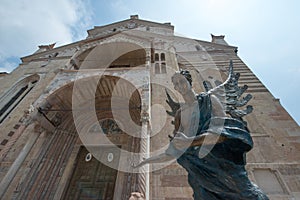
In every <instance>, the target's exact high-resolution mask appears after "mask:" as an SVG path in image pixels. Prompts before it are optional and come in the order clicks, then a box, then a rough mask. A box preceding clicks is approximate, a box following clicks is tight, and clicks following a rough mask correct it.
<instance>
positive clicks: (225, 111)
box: [136, 61, 268, 200]
mask: <svg viewBox="0 0 300 200" xmlns="http://www.w3.org/2000/svg"><path fill="white" fill-rule="evenodd" d="M238 79H239V74H238V73H234V72H233V64H232V61H231V62H230V66H229V75H228V78H227V80H226V81H225V82H224V83H221V82H220V81H216V85H218V86H216V87H214V88H213V87H212V85H211V84H210V83H209V82H208V81H204V82H203V84H204V87H205V89H206V92H203V93H201V94H195V92H194V90H193V89H192V77H191V74H190V73H189V72H188V71H186V70H183V71H180V72H177V73H175V75H174V76H173V77H172V82H173V85H174V88H175V90H177V91H178V92H179V93H180V94H181V95H182V97H183V99H184V100H185V103H177V102H175V101H173V99H172V98H171V96H170V95H169V94H168V93H167V98H168V99H167V103H168V104H169V106H170V107H171V108H172V111H168V114H169V115H171V116H173V117H174V121H173V124H174V126H175V129H174V133H173V135H172V136H169V137H170V144H169V147H168V149H167V150H166V151H165V152H164V153H162V154H160V155H158V156H154V157H151V158H148V159H146V160H144V161H143V162H141V163H140V164H138V165H137V166H136V167H140V166H143V165H144V164H147V163H161V162H165V161H169V160H172V159H174V158H176V159H177V162H178V163H179V164H180V165H181V166H182V167H183V168H185V170H186V171H187V172H188V182H189V184H190V186H191V187H192V189H193V191H194V194H193V196H194V199H195V200H202V199H203V200H216V199H222V200H223V199H224V200H233V199H234V200H246V199H247V200H268V197H267V196H266V195H265V194H264V193H263V192H262V191H261V190H260V189H259V188H258V187H257V186H256V185H255V184H254V183H252V182H251V181H250V180H249V178H248V175H247V172H246V170H245V165H246V153H247V152H248V151H250V150H251V149H252V147H253V141H252V138H251V136H250V134H249V131H248V128H247V124H246V122H245V121H243V120H242V117H243V116H244V115H246V114H248V113H250V112H251V111H252V106H250V105H248V106H247V107H246V108H245V109H244V110H240V109H237V108H238V107H241V106H244V105H246V104H247V102H248V101H249V100H250V99H251V98H252V96H251V95H250V94H248V95H247V96H246V97H244V98H242V99H240V97H241V96H242V94H243V93H244V92H245V91H246V89H247V86H246V85H245V86H243V87H239V86H238Z"/></svg>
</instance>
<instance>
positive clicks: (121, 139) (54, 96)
mask: <svg viewBox="0 0 300 200" xmlns="http://www.w3.org/2000/svg"><path fill="white" fill-rule="evenodd" d="M97 78H98V77H95V76H93V77H86V78H82V79H79V80H76V81H79V84H80V85H84V86H85V87H83V88H82V89H83V90H82V91H80V92H79V93H80V94H81V95H82V96H79V98H82V97H84V96H85V95H88V93H92V91H89V90H88V88H89V87H90V83H89V82H90V81H91V82H93V81H95V80H96V79H97ZM118 83H120V84H118ZM74 85H75V84H74V82H71V83H68V84H66V85H64V86H62V87H60V88H59V89H57V90H55V91H54V92H53V93H51V94H50V95H49V96H48V97H47V98H46V99H45V100H44V101H43V102H42V103H41V104H39V105H38V110H39V112H38V113H37V115H38V116H37V117H36V119H38V120H40V124H41V125H42V126H43V123H45V121H47V122H49V123H50V124H51V125H52V126H53V127H54V129H52V130H50V132H51V133H48V134H47V135H46V136H44V137H45V138H43V139H41V140H43V145H42V146H40V149H39V150H38V151H39V152H38V155H39V156H38V159H37V160H35V161H34V162H33V164H32V166H31V170H30V171H29V172H28V174H27V175H26V178H24V179H23V182H22V183H20V185H22V186H23V187H22V188H21V187H20V188H19V189H20V191H19V192H18V194H17V195H16V196H17V197H16V199H22V198H38V199H61V198H62V197H63V196H64V195H65V194H68V192H69V191H73V189H72V187H73V186H72V183H77V182H78V181H79V182H81V181H83V180H81V179H78V178H79V177H80V176H78V177H77V178H72V177H73V174H74V173H75V172H76V170H75V169H77V168H76V166H77V165H78V166H79V165H80V168H82V167H83V168H86V167H84V166H85V161H84V162H81V161H80V160H78V159H81V158H82V155H81V154H82V153H83V154H84V153H85V152H91V151H90V150H91V148H93V147H95V146H91V147H89V146H88V145H87V146H85V147H83V145H82V140H80V139H79V137H78V134H77V129H76V126H75V123H74V116H73V115H72V91H73V87H74ZM128 88H132V89H133V90H134V92H131V93H130V94H129V93H128V91H129V89H128ZM84 89H86V90H84ZM84 92H85V93H84ZM113 96H115V97H116V101H117V102H118V101H119V102H120V104H119V105H120V106H122V105H124V102H129V104H130V106H131V107H130V108H133V109H132V110H130V117H131V118H132V120H133V121H134V122H135V123H137V124H139V123H140V114H141V97H140V94H139V92H138V90H137V88H135V87H134V85H133V84H131V83H130V82H128V81H127V80H124V79H122V78H120V77H115V76H102V77H101V78H100V79H99V80H98V82H97V87H96V91H95V95H94V98H95V101H94V105H93V106H95V107H96V109H95V110H96V116H97V119H96V120H98V122H99V121H100V120H102V119H113V115H112V112H111V108H110V106H111V102H110V101H111V99H112V97H113ZM89 102H90V99H89V98H87V99H84V100H83V101H82V102H81V103H82V104H80V106H81V108H82V110H81V111H79V112H81V113H82V115H81V118H80V119H79V120H82V122H81V124H84V127H88V128H90V127H91V126H92V125H93V124H95V123H97V121H93V120H94V118H93V117H92V115H91V114H90V113H89V110H87V109H89V106H90V105H91V104H90V103H89ZM97 108H99V109H97ZM120 113H121V115H122V112H121V111H120ZM122 116H123V115H122ZM116 121H117V120H116ZM121 123H122V122H121ZM44 127H45V126H44ZM45 128H47V127H45ZM87 134H90V133H88V132H87ZM105 137H108V139H109V140H110V142H111V143H113V144H115V146H114V147H112V146H111V145H107V144H106V143H105V142H104V143H98V144H100V145H98V146H97V149H98V151H99V149H100V150H101V149H102V147H103V148H104V149H103V151H102V150H101V153H102V154H103V156H104V157H107V156H109V155H110V159H111V153H113V155H114V156H113V158H114V161H113V162H112V161H108V162H107V163H103V162H101V163H100V162H99V161H95V160H93V161H92V162H89V163H87V164H88V165H87V166H88V167H91V168H89V169H90V170H92V169H94V168H93V166H90V165H91V163H92V165H94V164H95V165H97V167H95V169H96V168H97V169H98V168H99V167H98V165H101V166H103V165H107V166H109V167H111V168H114V169H117V166H115V165H117V164H118V163H119V162H121V161H119V160H118V159H119V157H118V156H120V154H118V153H117V152H118V151H119V150H118V148H117V147H119V148H122V149H126V150H127V151H129V152H138V151H139V146H138V145H137V144H139V139H138V138H135V137H132V136H130V135H128V134H126V133H125V132H124V131H123V133H118V134H112V135H109V134H108V136H107V135H103V134H102V135H101V134H96V137H95V139H96V140H97V141H105V140H104V138H105ZM91 138H92V139H93V135H92V136H91ZM101 144H103V145H102V146H101ZM35 151H37V150H35ZM106 153H107V155H106ZM102 154H101V155H102ZM83 157H84V155H83ZM122 162H124V160H123V161H122ZM128 162H129V161H128ZM128 164H129V163H128ZM110 165H112V166H110ZM73 166H75V168H74V167H73ZM38 169H39V170H38ZM106 169H108V168H107V167H106ZM73 170H75V171H73ZM115 172H116V170H115V171H114V173H115ZM86 173H87V175H88V177H95V176H94V175H91V174H90V175H89V172H88V171H87V172H86ZM95 173H101V172H100V171H99V170H96V171H95ZM75 174H76V173H75ZM127 176H129V175H126V173H119V172H118V171H117V172H116V173H115V175H114V181H113V183H114V182H120V181H122V180H128V178H127ZM135 176H137V175H130V178H131V179H132V184H135V181H136V180H137V179H136V178H134V177H135ZM99 181H100V180H99ZM79 182H78V183H79ZM88 184H89V185H88V186H89V188H90V187H93V188H94V189H95V190H99V191H100V188H99V187H100V186H99V185H97V184H93V182H92V181H91V182H88ZM78 185H80V184H75V186H74V187H76V186H78ZM37 188H40V189H39V190H37ZM70 188H71V189H70ZM81 189H82V190H85V188H79V189H78V188H75V189H74V190H75V191H78V190H81ZM111 189H112V190H118V194H120V195H121V194H122V191H127V190H128V189H129V190H133V191H134V190H135V188H134V187H132V185H130V184H116V185H115V186H114V187H111ZM76 197H78V196H76ZM74 198H75V197H74ZM80 198H82V197H81V196H80ZM116 199H120V198H116Z"/></svg>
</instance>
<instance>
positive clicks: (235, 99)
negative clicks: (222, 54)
mask: <svg viewBox="0 0 300 200" xmlns="http://www.w3.org/2000/svg"><path fill="white" fill-rule="evenodd" d="M239 78H240V73H234V71H233V62H232V60H230V64H229V71H228V78H227V79H226V80H225V82H223V83H221V82H220V81H215V84H216V85H217V86H216V87H214V88H213V86H212V84H211V83H210V82H209V81H203V85H204V88H205V90H206V92H207V93H209V94H214V95H215V96H216V97H218V98H219V100H220V101H221V103H222V104H223V106H224V108H225V111H226V113H227V114H229V115H230V116H231V117H232V118H237V119H240V120H242V119H241V118H242V117H243V116H245V115H247V114H249V113H251V112H252V110H253V107H252V106H251V105H248V106H247V107H246V109H243V110H241V109H238V108H239V107H242V106H245V105H246V104H247V103H248V102H249V101H250V100H251V99H252V95H251V94H247V95H246V96H245V97H242V98H241V96H242V95H243V94H244V92H245V91H246V90H247V89H248V86H247V85H244V86H242V87H240V86H238V80H239Z"/></svg>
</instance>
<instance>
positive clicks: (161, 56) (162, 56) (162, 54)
mask: <svg viewBox="0 0 300 200" xmlns="http://www.w3.org/2000/svg"><path fill="white" fill-rule="evenodd" d="M160 59H161V61H165V60H166V58H165V54H164V53H161V54H160Z"/></svg>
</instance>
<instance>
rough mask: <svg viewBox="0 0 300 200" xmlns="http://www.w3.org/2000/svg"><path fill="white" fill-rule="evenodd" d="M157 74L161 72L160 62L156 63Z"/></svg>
mask: <svg viewBox="0 0 300 200" xmlns="http://www.w3.org/2000/svg"><path fill="white" fill-rule="evenodd" d="M155 74H160V69H159V63H155Z"/></svg>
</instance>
